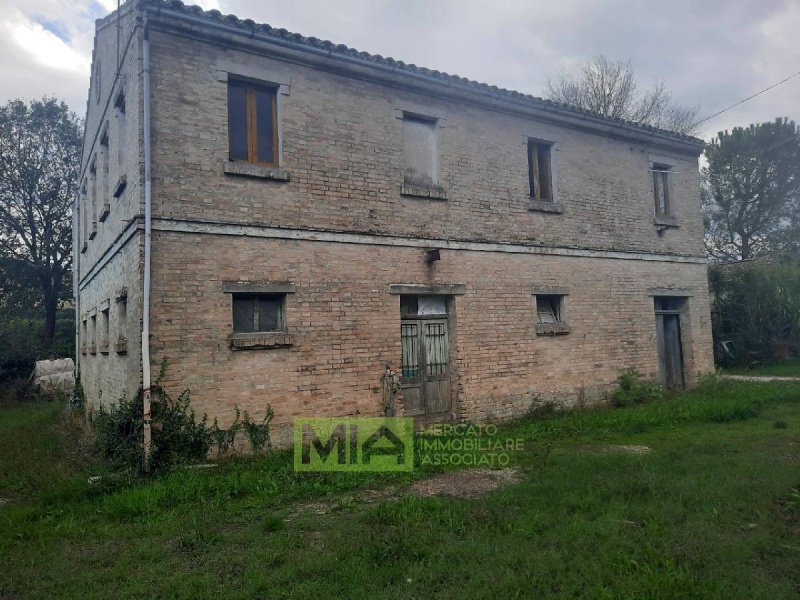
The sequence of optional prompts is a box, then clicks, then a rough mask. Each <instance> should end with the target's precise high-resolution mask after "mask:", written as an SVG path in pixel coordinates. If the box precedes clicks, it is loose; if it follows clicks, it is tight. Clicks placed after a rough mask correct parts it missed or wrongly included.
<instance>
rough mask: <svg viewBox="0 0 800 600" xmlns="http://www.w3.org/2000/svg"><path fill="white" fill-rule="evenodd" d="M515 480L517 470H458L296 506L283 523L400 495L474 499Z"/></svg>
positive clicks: (391, 498)
mask: <svg viewBox="0 0 800 600" xmlns="http://www.w3.org/2000/svg"><path fill="white" fill-rule="evenodd" d="M518 481H522V474H521V473H520V472H519V471H518V470H517V469H497V470H495V469H461V470H459V471H450V472H448V473H442V474H440V475H434V476H433V477H428V478H427V479H420V480H419V481H415V482H414V483H413V484H411V486H410V487H408V488H405V489H402V490H398V489H397V488H395V487H388V488H384V489H380V490H361V491H359V492H356V493H353V494H348V495H345V496H340V497H338V498H334V499H329V500H320V501H317V502H305V503H302V504H296V505H294V506H293V507H292V511H291V512H290V513H289V514H288V515H287V516H286V518H285V519H284V521H286V522H289V521H293V520H295V519H296V518H298V517H300V516H302V515H325V514H328V513H331V512H336V511H339V510H347V509H349V508H353V507H355V506H358V505H363V504H375V503H377V502H384V501H387V500H399V499H400V498H402V497H403V496H419V497H422V498H430V497H432V496H449V497H451V498H477V497H478V496H482V495H484V494H488V493H489V492H491V491H494V490H496V489H499V488H502V487H505V486H507V485H510V484H512V483H516V482H518Z"/></svg>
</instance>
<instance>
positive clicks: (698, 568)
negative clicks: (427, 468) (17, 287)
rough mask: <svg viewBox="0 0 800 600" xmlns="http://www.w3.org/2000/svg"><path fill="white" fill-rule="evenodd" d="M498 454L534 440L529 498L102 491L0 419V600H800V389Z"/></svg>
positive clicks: (223, 469) (228, 476)
mask: <svg viewBox="0 0 800 600" xmlns="http://www.w3.org/2000/svg"><path fill="white" fill-rule="evenodd" d="M501 435H503V436H513V437H522V438H523V439H524V440H525V451H524V452H522V453H520V454H519V455H516V456H515V466H516V467H517V468H519V469H520V470H521V471H522V473H523V479H522V481H520V482H518V483H515V484H512V485H510V486H508V487H505V488H503V489H500V490H498V491H496V492H494V493H491V494H489V495H487V496H484V497H481V498H478V499H472V500H464V499H461V500H458V499H448V498H418V497H414V496H410V495H402V496H401V497H400V499H391V500H386V501H383V502H380V503H377V504H365V503H362V502H359V501H358V499H357V498H356V500H352V499H350V497H351V496H352V494H351V493H352V492H353V491H357V490H359V489H362V488H370V489H374V488H378V487H381V486H384V485H389V484H391V485H392V486H395V487H401V488H402V487H403V486H406V485H408V484H410V483H411V480H412V477H411V476H408V475H392V476H384V475H375V474H372V475H370V474H352V475H342V474H326V475H310V474H295V473H294V472H293V471H292V468H291V460H290V458H291V457H290V456H289V455H288V454H286V453H275V454H271V455H268V456H264V457H258V458H248V459H235V460H230V461H227V462H225V463H224V464H222V465H220V467H219V468H217V469H212V470H188V471H187V470H175V471H173V472H171V473H168V474H165V475H162V476H160V477H158V478H157V479H154V480H142V479H131V480H126V479H123V478H114V477H107V478H105V479H104V480H103V483H102V484H101V485H94V486H93V485H89V484H88V483H87V482H86V477H87V475H89V474H94V473H95V472H96V468H97V467H96V465H92V464H91V463H87V462H85V460H83V459H81V458H80V453H77V452H71V451H70V450H71V448H75V444H76V440H77V432H76V430H75V427H74V426H71V427H70V426H68V425H64V424H63V421H62V417H61V412H60V410H59V408H58V406H57V405H55V404H33V405H25V406H16V407H9V408H2V409H0V497H4V498H11V502H10V503H8V504H6V505H5V506H3V507H1V508H0V564H2V565H3V566H2V568H0V597H15V598H16V597H43V596H53V597H73V596H81V597H86V598H95V597H97V598H106V597H141V598H152V597H173V598H198V597H201V598H202V597H209V598H211V597H214V598H219V597H223V598H248V597H268V598H295V597H296V598H301V597H320V596H322V597H332V598H340V597H344V598H348V597H350V598H363V597H381V598H382V597H391V598H429V597H434V596H440V597H445V598H447V597H466V596H469V597H475V598H496V597H509V598H530V597H554V598H574V597H590V598H676V597H686V598H718V597H728V598H748V599H750V598H770V599H771V600H774V599H777V598H794V597H797V595H798V593H800V572H799V571H798V569H797V565H798V564H800V385H798V384H793V383H772V384H749V383H739V382H716V383H711V384H709V385H706V386H705V387H704V388H703V389H701V390H696V391H692V392H689V393H686V394H682V395H680V396H676V397H673V398H670V399H668V400H663V401H657V402H653V403H650V404H645V405H640V406H636V407H634V408H627V409H617V410H613V409H608V410H605V409H604V410H596V411H589V412H579V413H572V414H567V415H561V416H555V417H549V418H543V419H538V420H537V419H530V420H526V421H521V422H518V423H515V424H513V425H511V426H509V427H506V428H503V431H502V434H501ZM608 444H639V445H647V446H650V447H651V448H652V449H653V451H652V452H650V453H648V454H642V455H635V454H628V453H621V452H598V451H597V445H608ZM422 475H424V474H420V473H415V474H414V477H419V476H422ZM318 501H324V502H325V503H326V506H327V509H326V514H324V515H319V514H316V513H317V511H315V510H306V511H299V509H298V506H299V505H298V503H301V504H302V503H308V502H318ZM298 513H299V514H298ZM286 518H289V519H290V520H288V521H286V520H285V519H286Z"/></svg>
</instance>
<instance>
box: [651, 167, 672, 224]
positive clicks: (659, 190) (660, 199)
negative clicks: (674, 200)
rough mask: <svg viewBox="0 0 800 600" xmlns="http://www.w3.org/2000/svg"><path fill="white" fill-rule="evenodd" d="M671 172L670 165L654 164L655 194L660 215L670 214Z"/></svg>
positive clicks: (657, 212) (658, 214) (657, 213)
mask: <svg viewBox="0 0 800 600" xmlns="http://www.w3.org/2000/svg"><path fill="white" fill-rule="evenodd" d="M669 173H670V167H669V166H668V165H658V164H654V165H653V196H654V201H655V208H656V216H658V217H665V216H669V215H670V211H671V209H670V205H669V204H670V198H669Z"/></svg>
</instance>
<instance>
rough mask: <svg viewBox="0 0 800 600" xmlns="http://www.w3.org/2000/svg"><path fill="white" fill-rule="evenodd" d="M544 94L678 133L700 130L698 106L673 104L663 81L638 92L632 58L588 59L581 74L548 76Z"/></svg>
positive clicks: (598, 57)
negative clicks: (690, 106) (624, 59)
mask: <svg viewBox="0 0 800 600" xmlns="http://www.w3.org/2000/svg"><path fill="white" fill-rule="evenodd" d="M545 95H546V96H547V98H548V99H550V100H553V101H555V102H563V103H564V104H570V105H572V106H576V107H578V108H582V109H584V110H589V111H592V112H595V113H598V114H600V115H603V116H604V117H612V118H616V119H626V120H628V121H633V122H634V123H640V124H642V125H652V126H654V127H660V128H661V129H668V130H669V131H674V132H676V133H684V134H693V133H696V132H697V125H696V124H695V123H696V121H697V111H698V109H697V108H696V107H695V108H689V107H684V106H679V105H677V104H673V103H672V94H670V92H668V91H667V89H666V88H665V87H664V83H663V82H658V83H656V84H655V85H654V86H653V87H652V88H651V89H650V90H648V91H646V92H644V93H639V84H638V82H637V81H636V76H635V74H634V72H633V67H632V66H631V62H630V61H626V62H623V61H610V60H608V59H607V58H606V57H605V56H603V55H602V54H600V55H598V56H596V57H595V58H593V59H592V60H590V61H588V62H586V63H585V64H584V65H583V66H582V67H581V70H580V73H579V74H578V75H575V74H573V73H569V72H567V71H562V73H561V74H560V75H559V76H558V79H557V80H555V81H554V80H553V79H551V78H549V77H548V79H547V87H546V88H545Z"/></svg>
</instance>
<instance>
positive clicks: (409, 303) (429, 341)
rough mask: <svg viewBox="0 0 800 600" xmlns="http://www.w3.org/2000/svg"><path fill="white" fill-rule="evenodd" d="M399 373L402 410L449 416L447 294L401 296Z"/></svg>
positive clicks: (427, 418)
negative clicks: (403, 408) (445, 295)
mask: <svg viewBox="0 0 800 600" xmlns="http://www.w3.org/2000/svg"><path fill="white" fill-rule="evenodd" d="M400 317H401V318H400V341H401V373H400V382H401V386H402V389H403V404H404V407H405V414H406V415H407V416H413V417H414V418H415V419H416V420H417V421H420V422H423V423H433V422H441V421H447V420H450V418H451V414H452V413H451V410H450V404H451V397H450V338H449V331H448V329H449V325H450V323H449V319H448V314H447V298H446V297H444V296H401V297H400Z"/></svg>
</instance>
